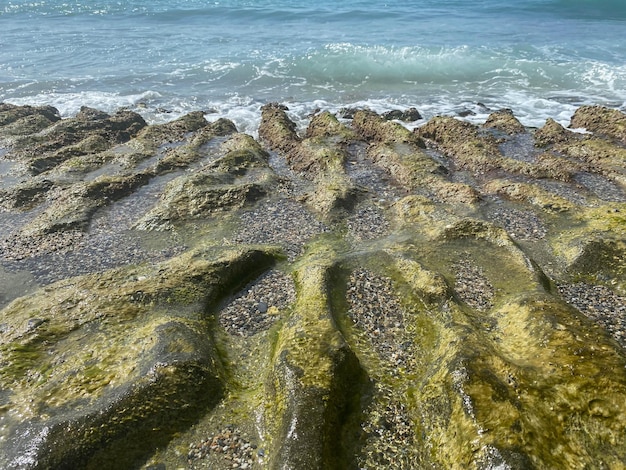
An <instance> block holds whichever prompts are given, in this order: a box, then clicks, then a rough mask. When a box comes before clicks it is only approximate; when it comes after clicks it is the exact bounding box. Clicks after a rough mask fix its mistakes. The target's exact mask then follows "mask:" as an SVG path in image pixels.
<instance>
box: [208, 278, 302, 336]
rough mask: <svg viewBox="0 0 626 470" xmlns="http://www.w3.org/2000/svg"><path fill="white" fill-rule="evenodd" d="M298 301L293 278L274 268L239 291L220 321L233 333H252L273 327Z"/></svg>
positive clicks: (246, 334)
mask: <svg viewBox="0 0 626 470" xmlns="http://www.w3.org/2000/svg"><path fill="white" fill-rule="evenodd" d="M295 300H296V289H295V285H294V282H293V279H292V278H291V277H290V276H289V275H287V274H285V273H281V272H280V271H276V270H272V271H269V272H267V273H266V274H264V275H263V276H261V277H260V278H259V279H256V280H255V281H253V282H252V283H251V284H249V285H248V286H246V287H245V288H244V289H243V290H242V291H241V292H239V293H238V294H236V295H235V297H234V298H233V299H232V301H230V302H229V303H228V304H227V305H226V306H225V307H224V308H223V309H222V310H220V312H219V313H218V315H219V323H220V325H221V326H222V327H224V329H225V330H226V331H227V332H228V333H229V334H231V335H239V336H252V335H254V334H256V333H259V332H261V331H265V330H267V329H268V328H270V327H271V326H272V324H273V323H274V322H275V321H276V320H277V319H278V318H280V316H281V315H282V314H283V312H284V311H285V310H286V309H288V308H289V307H290V306H291V305H292V304H293V302H295Z"/></svg>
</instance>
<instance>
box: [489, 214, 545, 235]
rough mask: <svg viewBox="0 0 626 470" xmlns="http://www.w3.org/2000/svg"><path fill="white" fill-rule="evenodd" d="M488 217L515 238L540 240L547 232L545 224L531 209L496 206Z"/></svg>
mask: <svg viewBox="0 0 626 470" xmlns="http://www.w3.org/2000/svg"><path fill="white" fill-rule="evenodd" d="M489 219H490V220H491V221H492V222H494V223H495V224H497V225H500V226H501V227H502V228H503V229H504V230H506V231H507V232H508V233H509V235H511V237H513V238H514V239H516V240H541V239H543V238H545V236H546V234H547V233H548V231H547V229H546V227H545V225H544V224H543V222H542V221H541V219H539V217H537V215H536V214H535V213H534V212H532V211H522V210H518V209H505V208H498V209H496V210H494V211H493V212H492V213H491V214H490V215H489Z"/></svg>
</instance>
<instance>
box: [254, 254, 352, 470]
mask: <svg viewBox="0 0 626 470" xmlns="http://www.w3.org/2000/svg"><path fill="white" fill-rule="evenodd" d="M318 256H319V254H318V253H314V254H313V255H312V256H311V258H310V260H307V261H305V262H304V264H303V265H302V267H301V268H300V269H299V270H298V271H297V272H296V282H297V286H298V296H297V301H296V305H295V307H294V310H293V313H292V314H291V315H290V317H289V318H288V319H287V321H286V323H285V325H284V326H283V328H282V329H281V331H280V332H279V333H278V338H277V341H276V346H275V348H274V357H273V364H272V368H271V369H270V372H269V374H268V378H267V384H266V388H267V392H268V397H267V398H268V400H269V401H268V403H267V411H266V421H267V423H268V424H267V425H268V427H269V428H270V429H271V431H272V447H273V450H272V461H271V463H270V466H271V467H272V468H346V466H347V465H348V463H349V462H350V458H351V456H350V451H351V450H352V449H351V448H350V445H351V443H350V442H349V441H346V440H345V439H344V436H345V435H346V434H345V432H346V430H345V427H346V426H347V425H348V424H349V418H350V413H351V412H354V411H356V410H355V409H354V408H353V406H354V404H355V403H356V402H358V397H359V394H360V392H361V390H360V386H361V384H362V383H363V379H364V376H363V372H362V370H361V368H360V366H359V362H358V360H357V359H356V357H355V355H354V353H353V352H352V351H351V350H350V348H349V347H348V345H347V344H346V342H345V340H344V339H343V337H342V336H341V334H340V333H339V331H338V330H337V328H336V325H335V320H334V319H333V313H332V312H331V311H330V310H329V298H328V295H329V290H330V285H329V283H330V281H331V276H330V269H331V268H332V266H329V265H328V264H327V262H326V261H324V260H323V259H320V258H319V257H318ZM355 400H356V401H355Z"/></svg>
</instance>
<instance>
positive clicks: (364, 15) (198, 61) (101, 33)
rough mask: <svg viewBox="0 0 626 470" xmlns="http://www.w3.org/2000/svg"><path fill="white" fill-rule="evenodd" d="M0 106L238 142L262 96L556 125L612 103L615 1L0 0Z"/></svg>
mask: <svg viewBox="0 0 626 470" xmlns="http://www.w3.org/2000/svg"><path fill="white" fill-rule="evenodd" d="M0 101H6V102H10V103H16V104H33V105H43V104H49V105H52V106H55V107H57V108H58V109H59V111H60V112H61V114H62V115H63V116H71V115H73V114H75V113H76V112H77V111H78V110H79V109H80V107H81V106H83V105H86V106H91V107H95V108H98V109H101V110H104V111H108V112H113V111H115V110H116V109H118V108H120V107H127V108H130V109H133V110H135V111H137V112H139V113H140V114H142V115H143V116H144V117H145V118H146V119H147V120H148V121H149V122H164V121H167V120H171V119H174V118H176V117H178V116H180V115H181V114H183V113H186V112H189V111H192V110H203V111H205V112H206V113H207V118H208V119H209V120H212V119H217V118H218V117H228V118H230V119H232V120H233V121H234V122H235V123H236V124H237V126H238V127H239V129H240V130H241V131H244V132H252V133H253V132H254V131H255V130H256V126H257V125H258V121H259V117H260V111H259V108H260V106H262V105H263V104H265V103H267V102H272V101H277V102H281V103H284V104H285V105H287V107H288V108H289V109H290V113H291V115H292V117H293V118H294V119H296V120H297V121H299V122H302V121H304V120H306V116H307V115H308V114H310V113H311V112H312V111H313V110H315V109H316V108H322V109H329V110H331V111H337V110H339V109H340V108H344V107H364V106H368V107H369V108H372V109H374V110H377V111H386V110H391V109H402V108H406V107H416V108H417V109H418V110H419V111H420V112H421V113H422V115H423V116H424V118H425V119H428V118H430V117H432V116H434V115H437V114H450V115H455V114H456V115H458V114H459V113H461V114H464V115H467V117H466V118H467V119H470V120H475V121H481V120H484V119H485V118H486V115H487V114H488V113H489V112H490V111H492V110H495V109H499V108H510V109H512V110H513V111H514V113H515V115H516V116H517V117H518V118H520V120H521V121H522V122H523V123H524V124H526V125H529V126H541V125H543V123H544V122H545V119H546V118H548V117H552V118H554V119H556V120H557V121H559V122H561V123H563V124H568V122H569V117H570V116H571V114H572V113H573V111H574V109H575V108H576V107H578V106H580V105H582V104H590V103H593V104H601V105H606V106H610V107H614V108H618V109H625V108H626V0H515V1H513V0H510V1H507V0H473V1H467V0H404V1H387V2H385V1H373V0H355V1H344V2H338V1H331V0H315V1H312V0H307V1H303V0H213V1H203V0H125V1H124V0H0Z"/></svg>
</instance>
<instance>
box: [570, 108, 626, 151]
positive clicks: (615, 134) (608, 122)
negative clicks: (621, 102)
mask: <svg viewBox="0 0 626 470" xmlns="http://www.w3.org/2000/svg"><path fill="white" fill-rule="evenodd" d="M570 127H572V128H584V129H586V130H588V131H590V132H593V133H594V134H598V135H602V136H606V137H610V138H612V139H615V140H617V141H619V142H621V143H622V144H626V114H624V113H623V112H621V111H618V110H617V109H610V108H606V107H603V106H581V107H580V108H578V109H577V110H576V111H575V112H574V115H573V116H572V120H571V122H570Z"/></svg>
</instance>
